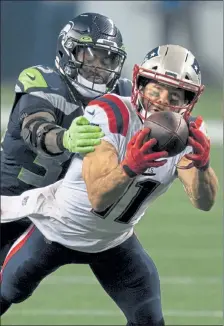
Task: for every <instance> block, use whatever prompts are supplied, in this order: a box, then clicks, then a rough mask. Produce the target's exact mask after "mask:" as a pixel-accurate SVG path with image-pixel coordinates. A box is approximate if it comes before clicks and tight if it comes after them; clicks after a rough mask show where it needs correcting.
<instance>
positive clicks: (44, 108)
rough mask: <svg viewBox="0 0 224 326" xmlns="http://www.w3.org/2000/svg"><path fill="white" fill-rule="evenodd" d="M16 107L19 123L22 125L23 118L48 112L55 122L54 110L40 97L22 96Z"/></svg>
mask: <svg viewBox="0 0 224 326" xmlns="http://www.w3.org/2000/svg"><path fill="white" fill-rule="evenodd" d="M16 106H17V107H18V113H19V121H20V123H21V124H22V123H23V120H24V118H25V117H27V116H28V115H31V114H34V113H37V112H48V113H50V114H51V115H52V116H53V117H54V119H55V120H56V114H55V108H54V107H53V105H52V104H51V103H50V102H49V101H47V100H45V99H43V98H40V97H36V96H33V95H30V94H24V95H22V96H21V98H20V100H19V101H18V103H17V104H16Z"/></svg>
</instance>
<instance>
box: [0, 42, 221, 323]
mask: <svg viewBox="0 0 224 326" xmlns="http://www.w3.org/2000/svg"><path fill="white" fill-rule="evenodd" d="M202 91H203V86H202V85H201V77H200V69H199V65H198V63H197V61H196V59H195V57H194V56H193V54H192V53H191V52H190V51H188V50H187V49H185V48H182V47H180V46H176V45H165V46H160V47H158V48H156V49H154V50H152V51H150V52H149V53H148V54H147V56H146V57H145V60H144V62H143V64H142V65H141V66H137V65H136V66H135V67H134V71H133V90H132V98H131V100H130V99H127V98H122V97H119V96H117V95H112V94H107V95H104V96H102V97H100V98H98V99H95V100H94V101H92V102H90V104H89V106H88V107H87V108H86V110H85V116H86V117H87V119H88V120H89V121H90V122H91V123H92V124H96V125H99V126H100V127H101V128H102V130H103V132H104V134H105V136H104V137H103V138H102V140H101V144H100V145H98V146H97V147H96V148H95V151H94V152H93V153H89V154H87V155H86V156H84V157H81V156H80V155H76V157H74V158H73V160H72V163H71V165H70V167H69V169H68V172H67V174H66V176H65V178H64V179H63V180H61V181H59V182H58V183H56V184H54V185H52V186H48V187H45V188H39V189H35V190H30V191H26V192H24V193H23V194H22V195H21V196H17V197H16V196H15V197H12V196H11V197H10V198H7V197H4V196H2V197H1V204H2V207H1V209H2V220H3V222H7V220H11V219H12V218H21V217H23V216H29V218H30V219H31V221H32V222H33V225H32V226H31V227H30V228H29V229H28V230H27V232H26V233H25V234H24V235H22V236H21V237H20V238H19V239H18V240H17V242H16V243H15V244H14V245H13V247H12V248H11V249H10V251H9V253H8V255H7V257H6V260H5V262H4V265H3V269H2V284H1V314H3V313H4V312H5V311H6V310H7V309H8V308H9V307H10V305H11V304H12V303H18V302H21V301H24V300H25V299H27V298H28V297H29V296H30V295H31V294H32V293H33V291H34V290H35V288H36V287H37V286H38V284H39V283H40V282H41V280H43V279H44V277H45V276H47V275H49V274H50V273H52V272H53V271H55V270H56V269H58V268H59V267H60V266H62V265H65V264H70V263H86V264H89V265H90V267H91V269H92V271H93V273H94V274H95V276H96V277H97V279H98V280H99V282H100V284H101V285H102V287H103V288H104V289H105V291H106V292H107V293H108V295H110V297H111V298H112V299H113V300H114V301H115V302H116V304H117V305H118V307H119V308H120V309H121V311H122V312H123V313H124V315H125V317H126V318H127V323H128V325H153V326H155V325H156V326H161V325H164V318H163V314H162V308H161V298H160V283H159V277H158V272H157V269H156V267H155V265H154V263H153V261H152V260H151V258H150V257H149V256H148V254H147V253H146V252H145V250H144V249H143V247H142V246H141V244H140V243H139V241H138V240H137V238H136V235H135V234H134V232H133V227H134V225H135V224H136V223H137V222H138V221H139V220H140V219H141V217H142V216H143V215H144V213H145V210H146V209H147V208H148V206H149V205H150V203H151V202H152V201H153V200H155V199H156V198H157V197H158V196H160V195H161V194H163V193H165V192H166V190H167V189H168V188H169V187H170V186H171V184H172V183H173V181H174V180H175V179H176V178H179V179H180V180H181V182H182V183H183V185H184V188H185V190H186V192H187V194H188V196H189V198H190V200H191V202H192V203H193V205H194V206H195V207H197V208H199V209H202V210H205V211H207V210H210V209H211V207H212V205H213V203H214V201H215V196H216V192H217V185H218V181H217V178H216V175H215V173H214V171H213V169H212V168H211V167H210V163H209V156H210V141H209V139H208V137H207V135H206V133H205V128H204V122H203V120H202V118H200V117H198V118H196V119H194V118H192V116H191V111H192V109H193V107H194V105H195V103H196V102H197V100H198V98H199V96H200V95H201V93H202ZM161 110H162V111H163V110H174V111H176V112H179V113H180V114H183V115H184V116H185V118H186V119H188V121H189V123H190V127H189V129H190V137H189V146H187V148H186V149H185V150H184V151H183V152H182V153H180V154H179V155H176V156H174V157H168V153H167V152H165V151H162V152H153V150H152V147H153V146H154V145H155V144H156V139H151V140H149V141H147V142H144V139H145V137H146V135H148V133H149V129H147V128H143V121H144V119H145V118H147V116H148V115H149V114H151V113H152V112H155V111H161ZM192 152H193V153H192ZM9 201H10V204H9Z"/></svg>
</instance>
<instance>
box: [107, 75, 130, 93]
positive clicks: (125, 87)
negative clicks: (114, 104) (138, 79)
mask: <svg viewBox="0 0 224 326" xmlns="http://www.w3.org/2000/svg"><path fill="white" fill-rule="evenodd" d="M131 91H132V82H131V81H130V80H129V79H127V78H120V79H119V80H118V82H117V84H116V86H115V88H114V90H113V91H112V93H114V94H117V95H120V96H124V97H131Z"/></svg>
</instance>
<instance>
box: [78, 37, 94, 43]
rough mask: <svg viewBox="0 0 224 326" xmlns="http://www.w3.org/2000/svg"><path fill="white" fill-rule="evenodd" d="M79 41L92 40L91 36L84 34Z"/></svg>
mask: <svg viewBox="0 0 224 326" xmlns="http://www.w3.org/2000/svg"><path fill="white" fill-rule="evenodd" d="M79 41H80V42H93V39H92V37H90V36H87V35H86V36H82V37H80V39H79Z"/></svg>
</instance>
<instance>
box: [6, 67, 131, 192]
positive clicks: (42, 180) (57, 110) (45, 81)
mask: <svg viewBox="0 0 224 326" xmlns="http://www.w3.org/2000/svg"><path fill="white" fill-rule="evenodd" d="M15 92H16V94H15V101H14V105H13V108H12V111H11V114H10V117H9V122H8V126H7V131H6V134H5V137H4V140H3V143H2V148H3V150H2V151H1V194H3V195H19V194H21V193H22V192H24V191H25V190H29V189H32V188H36V187H44V186H47V185H49V184H52V183H54V182H56V181H57V180H59V179H61V178H63V176H64V175H65V173H66V171H67V168H68V166H69V164H70V161H71V157H72V155H74V154H71V153H69V152H68V151H65V152H64V153H63V154H58V155H53V156H49V155H47V154H46V155H44V154H40V153H39V154H36V153H34V152H33V151H32V150H31V149H30V148H29V146H28V145H27V144H25V142H24V141H23V139H22V138H21V136H20V132H21V126H22V122H23V120H24V118H25V117H26V116H28V115H30V114H33V113H37V112H49V113H51V114H52V115H53V116H54V118H55V122H56V124H57V125H59V126H61V127H63V128H66V129H67V128H69V126H70V125H71V122H72V120H73V119H75V118H76V117H78V116H80V115H83V112H84V111H83V110H84V108H83V105H82V103H81V102H80V101H79V100H78V99H77V101H76V98H75V97H74V94H73V95H72V94H71V91H70V90H69V88H68V86H67V84H66V82H65V80H64V78H63V77H62V76H61V75H60V74H58V73H57V72H56V71H54V70H53V69H51V68H48V67H44V66H35V67H31V68H27V69H25V70H23V71H22V73H21V74H20V75H19V78H18V81H17V84H16V87H15ZM114 92H115V93H117V94H119V95H122V96H130V95H131V82H130V81H129V80H127V79H121V80H120V81H119V82H118V84H117V86H116V88H115V90H114Z"/></svg>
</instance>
